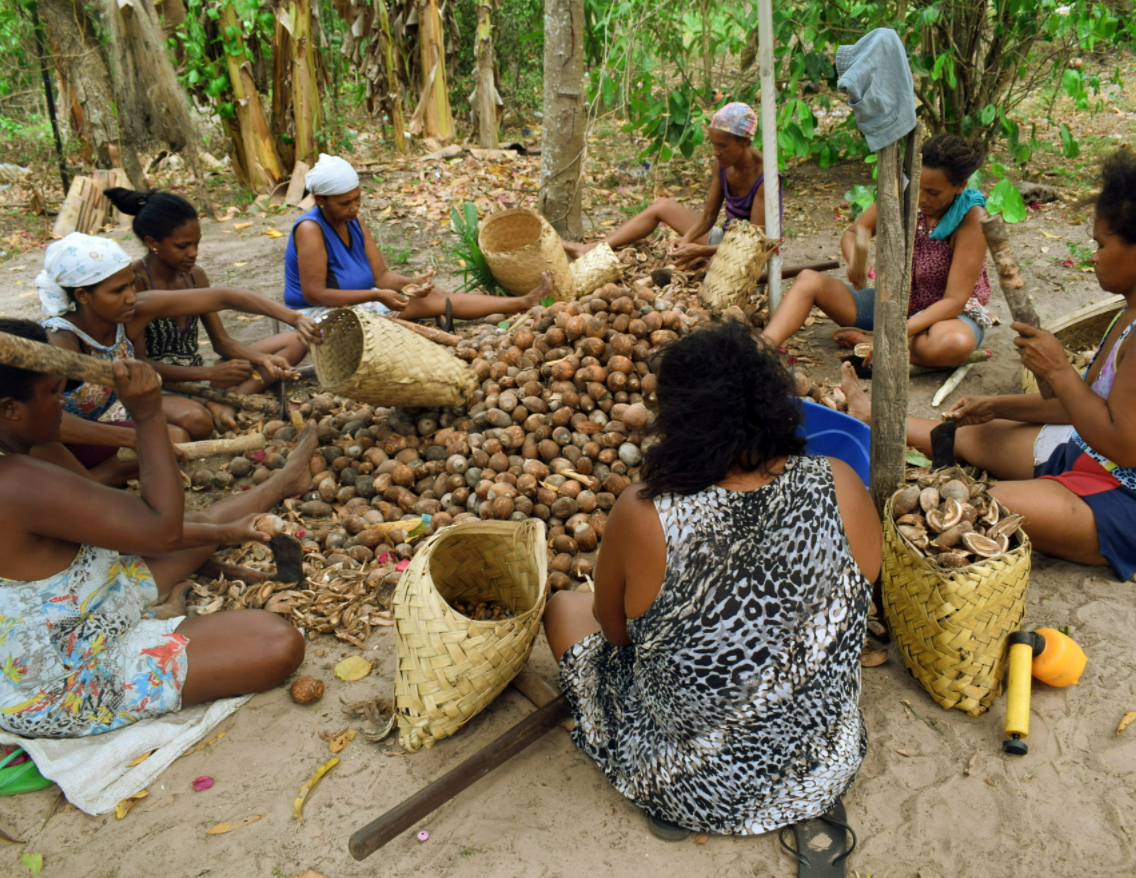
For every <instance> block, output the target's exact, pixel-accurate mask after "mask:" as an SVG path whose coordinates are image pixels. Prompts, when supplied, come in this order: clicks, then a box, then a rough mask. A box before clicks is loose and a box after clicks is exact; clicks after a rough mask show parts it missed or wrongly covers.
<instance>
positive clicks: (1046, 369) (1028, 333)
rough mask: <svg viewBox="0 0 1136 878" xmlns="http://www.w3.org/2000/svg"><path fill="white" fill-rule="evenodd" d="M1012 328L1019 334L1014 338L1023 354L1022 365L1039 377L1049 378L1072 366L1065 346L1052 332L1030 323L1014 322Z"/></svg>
mask: <svg viewBox="0 0 1136 878" xmlns="http://www.w3.org/2000/svg"><path fill="white" fill-rule="evenodd" d="M1010 329H1012V330H1014V332H1016V333H1018V335H1019V337H1018V338H1015V339H1014V344H1015V345H1016V346H1017V348H1018V351H1019V352H1020V353H1021V355H1022V365H1023V366H1025V367H1026V368H1027V369H1029V370H1030V371H1031V372H1033V374H1034V375H1036V376H1037V377H1038V378H1044V379H1046V380H1049V379H1050V378H1052V377H1054V376H1055V375H1057V374H1058V373H1060V372H1063V371H1064V370H1066V369H1069V368H1071V367H1070V365H1069V361H1068V360H1067V359H1066V357H1065V348H1064V347H1062V345H1061V342H1059V341H1058V340H1057V338H1056V337H1055V336H1054V335H1053V333H1052V332H1047V331H1045V330H1044V329H1037V328H1035V327H1033V326H1030V325H1029V324H1028V323H1012V324H1010Z"/></svg>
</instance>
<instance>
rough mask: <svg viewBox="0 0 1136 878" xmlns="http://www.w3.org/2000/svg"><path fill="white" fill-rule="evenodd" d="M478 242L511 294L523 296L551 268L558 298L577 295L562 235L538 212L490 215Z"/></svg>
mask: <svg viewBox="0 0 1136 878" xmlns="http://www.w3.org/2000/svg"><path fill="white" fill-rule="evenodd" d="M477 243H478V246H480V247H481V252H482V253H483V254H484V255H485V260H486V262H488V263H489V268H490V270H491V271H492V272H493V276H494V277H495V278H497V283H499V284H501V286H502V287H503V288H504V289H505V291H506V292H508V293H509V294H510V295H513V296H523V295H524V294H525V293H527V292H529V291H530V290H532V289H533V288H535V287H537V286H538V285H539V284H540V275H541V272H543V271H549V272H551V273H552V287H553V293H554V295H555V296H556V298H557V299H560V300H569V299H574V298H576V283H575V281H574V280H573V278H572V270H571V269H570V268H569V267H568V255H567V254H566V253H565V252H564V247H563V245H562V244H561V243H560V236H559V235H557V234H556V230H555V229H553V228H552V226H551V225H549V224H548V220H546V219H545V218H544V217H542V216H541V215H540V214H539V213H537V212H536V211H534V210H529V209H528V208H525V207H515V208H512V209H511V210H501V211H498V212H497V213H494V214H491V215H489V216H487V217H486V218H485V219H484V220H482V222H481V230H480V232H478V236H477Z"/></svg>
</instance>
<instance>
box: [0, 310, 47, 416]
mask: <svg viewBox="0 0 1136 878" xmlns="http://www.w3.org/2000/svg"><path fill="white" fill-rule="evenodd" d="M0 332H6V333H8V334H9V335H15V336H19V337H20V338H26V339H29V340H31V341H40V342H44V343H46V342H47V330H46V329H44V328H43V327H42V326H40V325H39V324H38V323H36V322H35V321H34V320H17V319H16V318H14V317H4V318H0ZM42 377H43V373H42V372H31V371H29V370H27V369H20V368H17V367H16V366H5V365H4V364H2V363H0V399H4V398H10V399H14V400H16V401H17V402H27V401H28V400H29V399H31V398H32V385H33V384H35V382H36V381H38V380H39V379H40V378H42Z"/></svg>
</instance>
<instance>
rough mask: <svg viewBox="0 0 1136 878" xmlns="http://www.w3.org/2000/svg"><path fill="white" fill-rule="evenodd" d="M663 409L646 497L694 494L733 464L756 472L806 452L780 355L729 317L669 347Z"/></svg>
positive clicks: (662, 366) (661, 381) (660, 361)
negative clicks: (779, 358) (777, 461)
mask: <svg viewBox="0 0 1136 878" xmlns="http://www.w3.org/2000/svg"><path fill="white" fill-rule="evenodd" d="M655 371H656V373H657V376H658V385H657V388H656V393H657V395H658V400H659V401H658V406H657V411H656V414H655V419H654V423H653V424H652V426H651V428H650V435H651V436H653V437H656V438H657V440H658V441H657V442H655V443H654V444H652V445H651V446H650V447H649V448H648V449H647V453H646V457H645V459H644V462H643V469H642V470H641V475H642V477H643V488H642V489H640V496H642V497H645V498H652V497H657V496H659V495H660V494H672V493H673V494H694V493H697V492H698V491H703V490H705V489H706V488H708V487H710V485H712V484H714V483H715V482H717V481H720V480H721V479H723V478H724V477H725V476H726V474H727V473H728V472H729V471H730V470H731V469H732V468H734V467H735V466H738V467H741V468H742V469H744V470H746V471H748V472H753V471H755V470H760V469H763V468H764V467H766V466H768V464H769V462H770V461H771V460H772V459H773V458H776V457H780V456H783V455H790V454H800V453H801V452H802V451H803V450H804V447H805V440H804V439H803V438H801V437H800V436H799V435H798V430H799V428H800V426H801V423H802V421H803V416H802V414H801V406H800V403H799V402H798V400H797V398H796V397H794V396H793V395H792V391H791V389H790V385H789V376H788V373H786V372H785V370H784V369H783V368H782V367H781V363H780V361H779V360H778V359H777V355H776V353H774V352H773V351H771V350H770V349H769V348H768V347H766V346H765V345H764V344H762V343H760V342H758V340H757V339H756V338H755V336H754V333H753V331H752V330H751V329H750V328H749V327H748V326H746V325H744V324H742V323H740V322H737V321H733V320H727V321H723V322H721V323H716V324H713V325H711V326H709V327H706V328H704V329H699V330H696V331H695V332H692V333H691V334H690V335H688V336H687V337H686V338H683V339H681V340H680V341H676V342H672V343H671V344H669V345H668V346H666V347H665V348H663V349H662V350H661V351H660V352H659V354H658V357H657V360H656V362H655Z"/></svg>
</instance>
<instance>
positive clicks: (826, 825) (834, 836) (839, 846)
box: [778, 802, 856, 878]
mask: <svg viewBox="0 0 1136 878" xmlns="http://www.w3.org/2000/svg"><path fill="white" fill-rule="evenodd" d="M789 829H792V830H793V834H794V835H795V836H796V839H797V847H796V848H792V847H790V846H789V845H788V843H787V842H786V841H785V833H786V831H788V830H789ZM849 835H851V836H852V845H851V847H848V846H847V836H849ZM778 836H779V840H780V842H781V847H783V848H785V850H787V851H788V852H789V853H791V854H792V855H793V856H794V857H796V858H797V875H798V876H800V878H843V876H844V861H845V860H846V859H847V858H848V855H849V854H851V853H852V851H854V850H856V833H855V832H853V831H852V827H851V826H849V825H848V815H847V814H846V813H845V811H844V803H843V802H837V803H836V805H835V807H833V809H832V810H831V811H829V812H828V813H827V814H821V815H820V816H819V817H814V818H813V819H811V820H802V821H801V822H800V823H794V824H793V825H792V826H783V827H781V831H780V832H779V833H778Z"/></svg>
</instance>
